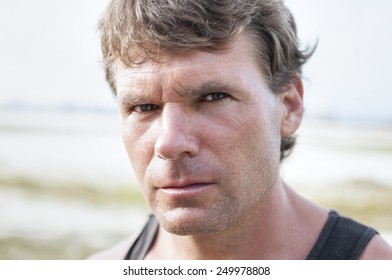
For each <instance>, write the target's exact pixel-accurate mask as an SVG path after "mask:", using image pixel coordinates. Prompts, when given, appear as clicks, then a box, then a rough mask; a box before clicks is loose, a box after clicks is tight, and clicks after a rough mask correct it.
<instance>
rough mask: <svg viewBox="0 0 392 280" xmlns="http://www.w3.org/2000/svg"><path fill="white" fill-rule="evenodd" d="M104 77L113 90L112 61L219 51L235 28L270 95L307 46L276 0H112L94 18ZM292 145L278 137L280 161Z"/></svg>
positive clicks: (295, 70)
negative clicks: (247, 42)
mask: <svg viewBox="0 0 392 280" xmlns="http://www.w3.org/2000/svg"><path fill="white" fill-rule="evenodd" d="M99 29H100V31H101V34H102V37H101V47H102V53H103V59H104V68H105V73H106V79H107V81H108V83H109V85H110V87H111V89H112V91H113V93H114V94H116V92H117V90H116V85H115V81H114V78H113V77H114V74H115V72H116V69H115V67H114V66H115V62H117V61H121V62H122V63H123V64H124V65H127V66H129V67H132V66H134V65H136V64H140V63H143V62H144V61H145V60H146V59H153V60H154V59H155V60H157V59H159V55H160V54H161V53H165V52H169V53H171V52H185V51H188V50H203V51H209V52H222V51H225V49H226V48H227V46H228V45H230V43H231V42H232V41H233V40H234V39H235V38H236V37H238V36H239V34H241V33H246V34H247V35H248V36H249V37H250V38H251V40H252V44H253V52H254V55H255V59H256V60H257V62H258V63H259V66H260V69H261V70H262V71H263V73H264V75H265V78H266V80H267V82H268V85H269V87H270V88H271V90H272V91H273V93H274V94H279V93H281V92H282V91H283V90H284V88H285V86H286V85H288V84H290V82H292V80H293V78H294V77H295V76H296V75H298V74H301V67H302V65H303V64H304V63H305V62H306V61H307V60H308V58H309V57H310V56H311V55H312V53H313V51H314V49H313V50H310V51H307V50H301V49H300V47H299V41H298V37H297V28H296V24H295V21H294V18H293V16H292V14H291V13H290V11H289V10H288V9H287V7H286V6H284V4H283V1H280V0H257V1H253V0H252V1H250V0H228V1H219V0H198V1H182V0H164V1H162V0H149V1H144V0H113V1H112V2H111V3H110V4H109V6H108V7H107V9H106V11H105V13H104V15H103V17H102V19H101V21H100V23H99ZM294 145H295V138H294V137H293V136H283V137H282V139H281V160H282V159H283V158H285V157H286V156H288V155H289V154H290V152H291V150H292V149H293V147H294Z"/></svg>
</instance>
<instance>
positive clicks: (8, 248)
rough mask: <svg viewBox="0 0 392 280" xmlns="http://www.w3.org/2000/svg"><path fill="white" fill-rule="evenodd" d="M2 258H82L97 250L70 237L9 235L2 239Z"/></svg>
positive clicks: (0, 244) (0, 243)
mask: <svg viewBox="0 0 392 280" xmlns="http://www.w3.org/2000/svg"><path fill="white" fill-rule="evenodd" d="M0 248H1V250H0V259H2V260H5V259H7V260H80V259H85V258H86V257H87V256H89V255H91V254H92V253H94V252H96V251H97V250H98V248H94V247H90V246H89V245H87V244H86V243H85V242H80V241H77V240H74V239H72V238H69V239H64V238H63V239H53V240H40V239H27V238H21V237H9V238H4V239H0Z"/></svg>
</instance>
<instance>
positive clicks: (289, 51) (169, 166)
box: [99, 0, 310, 234]
mask: <svg viewBox="0 0 392 280" xmlns="http://www.w3.org/2000/svg"><path fill="white" fill-rule="evenodd" d="M99 28H100V31H101V33H102V42H101V43H102V51H103V57H104V67H105V71H106V78H107V80H108V82H109V84H110V86H111V88H112V90H113V92H114V94H116V95H117V96H118V97H119V99H121V100H122V101H123V102H122V103H123V104H126V103H127V101H125V102H124V100H127V99H130V100H131V102H134V103H133V104H134V105H133V106H128V107H131V108H132V110H133V113H134V116H131V117H129V118H128V116H126V117H124V119H127V118H128V120H129V123H128V124H127V123H126V122H127V121H128V120H125V125H126V126H127V129H129V130H132V131H129V130H127V131H125V132H124V135H125V143H126V145H128V148H127V149H128V154H129V155H130V158H131V162H132V164H133V165H134V168H135V171H136V173H137V174H138V177H139V180H140V181H141V182H142V184H145V185H149V184H150V185H151V186H152V188H155V189H156V190H158V191H159V192H160V193H165V192H166V194H164V195H161V197H158V196H159V194H158V195H157V192H155V193H148V192H147V194H146V195H147V196H149V195H151V199H150V200H151V201H150V204H154V203H157V204H158V203H159V202H157V201H156V199H157V197H158V200H159V199H161V200H165V199H166V201H165V207H166V208H167V210H168V211H166V212H168V213H169V214H168V215H169V216H167V217H165V218H162V220H165V221H167V223H168V224H170V222H169V221H170V219H175V218H176V219H177V220H181V215H182V214H181V213H183V212H181V211H184V213H185V212H187V211H188V210H189V209H196V208H197V209H199V208H198V207H199V206H200V209H202V208H203V207H204V206H203V205H202V204H203V202H206V201H208V200H209V199H210V198H211V197H217V198H219V199H217V200H215V206H214V207H216V208H217V209H218V208H221V209H228V208H232V209H231V211H228V212H225V216H227V217H226V219H225V220H227V223H229V220H232V219H235V218H234V217H235V216H236V215H237V214H238V213H241V210H240V209H239V208H241V205H243V204H246V202H250V201H252V200H254V202H255V205H256V201H257V200H258V199H259V198H260V197H261V196H262V194H263V193H264V192H265V191H266V190H267V189H268V186H269V185H271V184H273V183H274V180H276V176H277V169H278V167H277V165H278V164H279V160H281V159H283V158H284V157H285V156H286V155H287V154H288V153H289V152H290V150H291V149H292V147H293V146H294V142H295V139H294V138H293V135H292V134H293V133H294V131H295V129H296V127H297V125H298V122H296V124H295V125H294V127H295V128H294V129H293V127H289V128H287V129H283V130H282V128H281V127H280V128H278V127H277V126H274V125H272V124H275V123H278V122H280V123H282V120H280V118H282V117H281V116H282V114H283V113H282V111H284V110H286V111H290V110H292V109H293V108H291V107H297V105H298V104H297V103H298V102H297V103H296V102H295V101H294V102H291V101H290V100H289V99H290V92H291V90H290V89H292V88H295V90H297V91H298V90H299V91H300V93H299V95H301V98H302V84H301V83H300V74H301V67H302V65H303V64H304V63H305V62H306V60H307V59H308V58H309V56H310V52H309V53H306V52H303V51H301V50H300V49H299V43H298V39H297V33H296V26H295V22H294V20H293V17H292V15H291V13H290V12H289V10H288V9H287V8H286V7H285V6H284V5H283V3H282V1H278V0H259V1H253V0H252V1H250V0H249V1H248V0H227V1H219V0H199V1H194V0H185V1H184V0H129V1H127V0H113V1H112V2H111V3H110V5H109V6H108V8H107V10H106V12H105V13H104V15H103V17H102V19H101V21H100V24H99ZM178 69H182V71H180V72H178ZM230 69H231V70H230ZM233 69H234V70H235V71H234V72H233V71H232V70H233ZM237 70H238V73H236V71H237ZM185 73H186V74H187V75H188V76H184V75H185ZM237 75H238V76H237ZM189 76H193V77H192V79H189ZM210 77H213V79H216V81H217V82H216V83H215V84H214V83H212V82H211V81H207V80H209V78H210ZM128 80H132V81H131V82H129V81H128ZM198 80H200V81H204V82H205V83H204V84H200V85H199V84H198V83H197V82H196V81H198ZM233 80H234V81H235V80H238V81H237V82H235V83H232V82H231V81H233ZM126 87H128V89H129V88H132V89H135V88H142V89H143V90H142V91H141V92H144V93H146V92H159V94H158V96H155V97H154V96H150V97H148V98H145V96H144V97H143V96H141V95H142V94H141V93H140V92H139V94H136V95H139V96H138V97H137V98H128V97H129V95H130V94H128V97H127V96H126V94H125V95H124V92H125V91H126V90H124V88H126ZM205 88H208V91H209V92H205ZM226 88H227V91H228V92H229V94H227V92H226ZM193 92H201V94H204V95H203V97H202V98H201V97H200V98H199V99H197V100H198V101H197V102H196V101H195V100H193V101H192V102H191V101H190V98H192V97H188V96H187V94H188V93H193ZM230 92H243V96H247V97H246V98H243V99H241V98H242V97H241V96H242V95H238V96H236V94H237V93H233V94H230ZM211 93H212V94H211ZM256 93H257V94H256ZM258 93H260V96H259V95H258ZM261 93H263V94H261ZM265 93H268V94H267V95H266V94H265ZM119 95H121V96H119ZM297 95H298V94H297ZM228 96H229V97H228ZM280 96H285V97H282V98H283V99H284V101H282V98H281V99H280ZM287 96H289V99H288V100H289V101H287V102H286V99H285V98H286V97H287ZM221 99H222V100H225V101H224V102H220V103H211V102H215V101H221ZM229 99H230V102H228V101H227V100H229ZM140 100H142V101H140ZM207 101H208V102H207ZM234 101H235V102H234ZM196 103H197V104H198V105H197V108H198V109H196V107H195V106H196V105H192V104H196ZM210 103H211V104H214V106H217V107H214V109H211V108H210V106H211V104H210ZM285 103H289V105H288V106H286V105H285ZM179 104H182V105H181V106H180V105H179ZM215 104H219V105H215ZM252 104H257V105H260V104H263V106H267V107H264V108H268V109H263V110H261V107H260V106H256V105H252ZM301 105H302V103H301ZM192 106H193V107H192ZM282 106H283V107H285V106H286V107H287V108H285V109H284V110H283V109H281V107H282ZM124 107H125V106H124ZM200 108H201V109H200ZM297 109H298V108H297ZM297 109H293V110H297ZM158 111H159V112H160V113H159V117H158V113H157V112H158ZM229 111H230V114H229V113H228V112H229ZM237 111H238V115H235V114H232V113H233V112H234V113H235V112H237ZM247 111H249V114H248V115H247V114H243V112H247ZM300 111H301V110H300V109H298V112H299V113H298V112H297V113H296V117H294V118H297V117H299V118H300V117H301V116H302V115H301V112H300ZM127 112H128V111H127V110H125V113H124V114H125V115H126V114H127ZM146 112H148V113H146ZM196 112H198V114H196ZM200 112H203V114H204V113H205V115H203V116H201V115H200ZM216 112H220V114H219V115H216V114H217V113H216ZM135 115H136V117H135ZM146 115H148V117H146ZM141 116H143V117H141ZM178 118H180V119H181V118H182V119H183V121H182V123H181V124H174V122H175V119H178ZM259 118H260V122H259V121H258V120H259ZM135 119H137V120H138V123H136V121H135ZM147 119H148V121H146V120H147ZM254 119H257V121H256V122H255V121H254ZM140 120H143V121H140ZM142 123H143V124H142ZM227 124H229V125H227ZM184 125H185V126H186V127H183V126H184ZM208 126H210V127H208ZM289 126H290V125H289ZM179 127H181V128H179ZM169 128H170V129H172V128H173V129H174V130H176V132H177V134H176V135H177V137H172V136H171V135H169V133H166V132H165V129H168V130H169ZM282 131H283V133H282ZM133 133H134V134H135V135H139V136H133V135H131V134H133ZM249 133H251V134H252V133H256V134H257V136H256V137H250V138H252V139H250V140H249V141H246V140H245V141H243V138H242V137H246V136H247V134H249ZM189 135H190V136H189ZM225 135H226V136H225ZM188 136H189V137H188ZM231 136H232V137H231ZM250 136H251V135H250ZM170 137H172V138H170ZM230 137H231V138H230ZM169 138H170V139H169ZM209 139H210V141H209ZM214 140H216V141H215V143H209V142H214ZM226 140H227V141H226ZM229 140H230V141H229ZM241 142H244V143H241ZM165 143H166V144H167V143H172V144H173V145H174V144H176V145H177V144H178V145H177V146H176V148H179V147H180V146H181V147H183V148H184V147H185V148H184V149H186V152H185V153H182V154H181V156H180V155H179V154H178V153H176V151H174V149H173V147H169V145H166V146H165ZM143 145H145V146H148V145H150V146H153V148H152V150H154V151H152V153H151V155H148V154H149V153H148V151H146V150H143V151H142V150H140V148H139V147H141V146H143ZM203 145H205V147H206V148H205V149H204V146H203ZM213 145H220V147H222V145H226V147H225V149H224V151H222V149H220V148H219V146H218V147H216V146H215V147H212V146H213ZM228 150H231V151H232V152H228ZM230 153H232V154H230ZM255 155H257V156H255ZM142 157H145V158H147V159H146V160H145V161H144V159H143V160H141V158H142ZM196 158H199V159H200V160H196ZM260 158H261V159H260ZM140 160H141V161H142V163H140V162H138V163H136V164H135V162H137V161H140ZM237 160H238V161H239V162H240V163H241V162H243V163H244V164H243V165H242V166H235V165H233V166H232V162H235V161H237ZM253 160H254V161H253ZM208 168H210V169H208ZM220 168H222V170H221V169H220ZM146 174H147V175H146ZM165 174H166V175H165ZM222 174H225V176H226V177H227V178H225V179H223V178H221V177H220V176H221V175H222ZM249 174H252V175H251V176H249ZM165 176H166V179H162V178H163V177H165ZM147 177H148V178H147ZM183 178H185V179H183ZM189 178H190V179H189ZM201 178H205V180H206V181H200V180H201ZM193 179H195V180H196V182H194V181H195V180H193ZM165 180H166V181H165ZM260 180H261V181H260ZM173 182H174V183H173ZM230 182H234V183H230ZM243 182H245V183H243ZM255 182H260V184H261V185H262V186H263V187H261V188H256V187H255V186H253V185H254V184H255ZM166 183H168V184H177V183H178V184H179V186H180V185H181V184H190V185H196V187H195V188H193V187H192V191H194V192H198V191H200V192H201V194H200V196H199V199H200V197H202V198H203V202H202V201H200V200H198V199H196V200H193V199H191V198H189V197H188V196H187V195H188V194H186V195H182V194H181V193H179V192H178V190H176V189H177V188H168V189H167V190H163V192H162V188H163V186H165V184H166ZM193 183H195V184H193ZM230 184H232V185H233V186H232V190H233V191H232V192H231V193H229V194H228V195H226V198H222V197H224V196H225V195H221V194H220V193H219V192H220V190H219V188H215V187H214V186H215V185H230ZM241 184H244V188H247V189H249V190H250V191H249V192H247V194H245V195H242V194H240V195H239V196H241V198H240V199H239V200H241V201H240V202H239V203H238V205H237V206H238V207H237V206H235V205H234V206H233V207H232V205H233V204H235V203H234V200H235V199H232V198H233V197H235V196H237V193H236V192H237V191H236V190H235V186H237V188H238V186H239V185H241ZM206 185H207V186H208V188H207V189H208V190H207V191H204V189H205V186H206ZM210 185H213V187H212V188H209V186H210ZM181 186H182V185H181ZM174 187H176V186H174ZM229 189H230V188H229ZM167 192H169V193H170V192H172V193H170V194H167ZM204 192H205V193H204ZM165 195H168V196H170V197H172V198H173V197H174V198H177V199H178V200H175V199H174V200H170V201H169V200H168V199H167V197H165ZM220 198H222V199H220ZM182 203H183V204H182ZM211 203H214V202H213V201H211ZM199 204H200V205H199ZM193 206H195V207H193ZM165 207H163V208H165ZM206 207H207V206H206ZM153 208H154V205H153ZM158 208H159V207H157V209H158ZM174 208H176V209H182V210H179V212H176V211H174V212H173V211H169V210H170V209H174ZM188 208H189V209H188ZM159 209H160V210H156V211H157V212H159V211H161V210H162V207H161V208H159ZM184 209H185V210H184ZM187 209H188V210H187ZM200 209H199V210H200ZM203 209H204V208H203ZM215 210H216V209H215ZM166 212H165V213H166ZM196 212H197V211H196ZM196 212H195V213H196ZM213 212H214V209H212V208H209V209H208V211H204V212H203V213H204V214H200V215H205V214H206V213H207V214H211V217H212V215H213V214H212V213H213ZM215 212H219V211H218V210H217V211H215ZM165 213H164V211H163V212H162V213H161V216H165V215H166V214H165ZM156 214H157V213H156ZM188 214H190V213H188ZM221 214H223V212H222V213H221ZM170 215H171V216H170ZM197 215H198V214H197V213H196V214H195V217H196V218H195V219H194V220H192V222H190V223H189V224H192V225H195V224H197V222H196V223H195V221H196V220H197ZM158 216H159V213H158ZM190 216H192V215H190ZM207 216H208V215H207ZM187 217H189V215H188V216H187ZM220 218H222V216H221V217H220ZM211 219H212V218H211ZM183 223H185V224H186V223H187V222H186V221H185V220H183ZM177 226H178V223H177ZM169 227H170V225H169V226H168V228H169ZM222 227H223V225H222ZM172 230H173V232H177V233H181V229H179V228H178V227H177V228H175V227H174V228H173V227H172ZM195 230H196V229H195ZM211 230H212V229H211ZM190 231H191V230H190ZM190 231H184V232H183V233H184V234H186V233H187V232H190ZM196 231H197V230H196Z"/></svg>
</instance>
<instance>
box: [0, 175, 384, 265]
mask: <svg viewBox="0 0 392 280" xmlns="http://www.w3.org/2000/svg"><path fill="white" fill-rule="evenodd" d="M341 186H344V187H341ZM1 188H3V189H4V188H12V189H18V190H20V191H23V193H25V194H28V195H31V197H32V199H34V196H40V195H45V197H47V198H49V199H50V198H53V199H58V198H61V199H69V200H78V201H83V202H85V203H86V204H106V205H107V204H116V205H120V206H121V205H124V206H126V205H129V203H132V204H134V205H140V206H141V207H145V202H144V198H143V196H142V194H141V193H140V192H139V191H138V190H136V189H135V188H133V187H131V186H127V185H125V184H124V185H123V186H116V187H115V188H112V189H111V190H102V189H100V188H97V187H96V186H94V185H92V184H90V183H86V182H76V181H66V182H64V181H59V182H55V181H47V180H46V181H42V180H40V179H38V178H28V177H10V176H9V177H5V176H0V190H1ZM307 196H308V197H309V198H310V199H312V200H315V201H317V202H319V203H320V204H322V205H324V206H326V207H328V208H333V209H336V210H337V211H339V212H340V213H341V214H343V215H346V216H349V217H351V218H353V219H355V220H358V221H360V222H362V223H364V224H367V225H370V226H372V227H374V228H376V229H378V230H381V231H384V230H385V231H389V232H390V231H392V188H391V187H390V186H387V185H383V184H381V183H378V182H374V181H371V180H366V179H355V180H352V181H349V182H344V183H339V184H336V185H333V186H329V187H328V188H325V189H323V190H321V191H317V192H314V193H310V194H308V195H307ZM101 234H103V233H101ZM114 239H115V238H114ZM94 246H100V248H97V247H94ZM102 246H104V245H102V244H101V245H97V244H93V243H91V242H86V240H84V241H83V238H77V237H73V236H62V237H59V238H53V239H39V238H29V237H18V236H10V237H6V238H0V248H1V250H0V259H84V258H86V257H87V256H88V255H90V254H91V253H93V252H96V251H98V250H100V249H101V248H102Z"/></svg>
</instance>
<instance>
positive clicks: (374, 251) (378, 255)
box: [360, 234, 392, 260]
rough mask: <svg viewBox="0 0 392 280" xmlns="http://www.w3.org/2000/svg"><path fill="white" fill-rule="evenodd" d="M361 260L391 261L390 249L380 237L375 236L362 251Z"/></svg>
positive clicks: (391, 253) (391, 250) (391, 249)
mask: <svg viewBox="0 0 392 280" xmlns="http://www.w3.org/2000/svg"><path fill="white" fill-rule="evenodd" d="M360 259H361V260H392V247H391V246H390V245H389V244H388V243H387V242H386V241H385V240H384V239H383V238H382V237H381V236H380V235H378V234H377V235H375V236H374V237H373V238H372V240H370V242H369V244H368V246H367V247H366V248H365V250H364V251H363V253H362V255H361V257H360Z"/></svg>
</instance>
